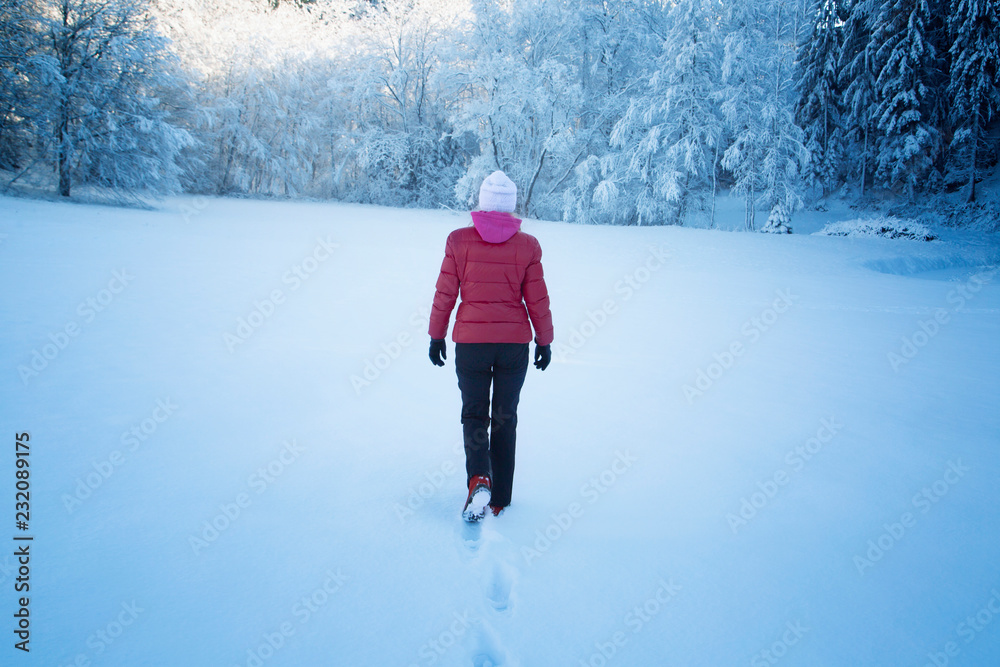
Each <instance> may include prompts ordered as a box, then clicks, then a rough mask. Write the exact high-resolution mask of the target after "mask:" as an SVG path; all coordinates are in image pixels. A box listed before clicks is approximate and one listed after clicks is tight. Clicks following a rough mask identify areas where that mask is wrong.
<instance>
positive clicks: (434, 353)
mask: <svg viewBox="0 0 1000 667" xmlns="http://www.w3.org/2000/svg"><path fill="white" fill-rule="evenodd" d="M447 358H448V351H447V350H446V349H445V345H444V338H431V363H432V364H434V365H435V366H444V361H442V359H447Z"/></svg>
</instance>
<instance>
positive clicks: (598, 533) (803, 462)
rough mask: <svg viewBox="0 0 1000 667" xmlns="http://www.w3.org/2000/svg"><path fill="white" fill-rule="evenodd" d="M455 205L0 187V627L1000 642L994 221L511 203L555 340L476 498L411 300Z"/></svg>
mask: <svg viewBox="0 0 1000 667" xmlns="http://www.w3.org/2000/svg"><path fill="white" fill-rule="evenodd" d="M726 215H730V213H726ZM731 215H734V216H736V215H739V216H740V219H741V216H742V213H741V212H739V211H738V210H737V209H735V208H734V209H733V211H732V213H731ZM847 215H849V214H847ZM842 219H845V214H843V213H842V212H832V213H830V214H827V218H826V219H825V220H821V219H819V218H818V217H817V216H816V214H813V215H812V217H811V218H806V219H805V220H806V224H805V225H804V226H803V229H801V230H800V229H799V228H798V227H796V232H800V231H813V230H814V229H818V227H819V226H820V225H821V224H822V223H824V222H832V221H836V220H842ZM465 224H466V217H465V216H464V215H459V214H457V213H449V212H432V211H409V210H393V209H382V208H376V207H365V206H347V205H334V204H309V203H297V204H288V203H275V202H257V201H245V200H217V199H208V200H204V199H175V200H170V201H168V202H166V203H165V204H164V205H163V206H162V208H160V209H159V210H156V211H138V210H127V209H116V208H105V207H99V206H82V205H73V204H56V203H50V202H40V201H29V200H20V199H10V198H0V293H2V295H3V296H2V300H0V318H2V322H3V326H2V329H0V362H2V363H0V370H2V374H0V405H2V409H0V422H2V427H3V432H4V434H5V440H6V444H5V445H4V451H3V453H2V461H3V464H2V466H0V472H2V480H0V498H3V499H4V502H5V503H6V504H5V505H4V506H3V508H2V510H3V513H4V516H5V517H7V521H6V523H5V525H6V526H7V528H6V529H5V530H4V531H2V532H0V538H2V539H4V540H5V541H8V545H14V544H15V543H14V542H13V541H10V540H11V538H13V537H14V536H15V535H16V534H21V533H20V531H17V530H16V529H15V527H14V509H15V508H14V482H15V479H14V457H15V442H14V440H15V434H16V433H21V432H28V433H30V438H31V439H30V447H31V449H30V451H31V455H30V456H31V458H30V470H31V478H30V479H31V490H32V495H31V522H30V530H29V531H28V532H29V533H30V534H31V535H33V536H34V538H35V540H34V542H33V543H32V544H31V553H32V558H31V575H30V576H31V579H30V585H31V591H30V604H29V609H30V627H31V644H30V648H31V653H30V655H27V656H24V655H21V654H20V652H19V651H17V650H15V649H14V648H13V643H14V641H16V636H15V635H14V634H13V633H12V630H13V629H14V620H15V619H13V614H14V613H15V612H16V611H17V609H18V607H19V605H18V599H17V597H18V595H19V594H16V593H15V592H14V584H15V578H16V577H17V576H18V575H17V570H16V567H17V564H16V558H15V557H14V556H13V552H14V547H13V546H8V547H5V548H4V549H3V550H2V553H3V554H5V555H4V556H0V591H2V593H0V609H2V615H3V617H4V618H6V619H7V621H6V622H5V624H4V627H2V628H0V629H2V630H3V632H4V636H5V637H7V639H6V640H5V641H6V645H5V646H3V648H2V649H0V653H2V655H3V656H4V657H3V658H2V660H0V661H2V662H3V664H15V662H16V664H37V665H47V666H55V665H57V666H67V665H81V666H85V665H90V664H93V665H186V666H198V665H206V666H226V667H235V666H237V665H239V666H244V667H254V666H256V667H261V666H263V665H267V666H268V667H270V666H272V665H288V666H313V665H315V666H321V665H322V666H326V665H392V666H396V665H400V666H403V667H407V666H409V665H418V666H430V665H449V666H450V665H480V666H481V665H494V666H498V665H504V666H516V665H521V666H524V667H528V666H533V665H539V666H544V667H549V666H562V665H565V666H568V667H576V666H578V665H586V666H591V667H601V666H602V665H635V666H646V665H705V666H709V667H718V666H723V665H750V666H751V667H756V666H759V665H775V664H781V665H807V666H821V665H835V666H840V665H914V666H924V665H936V666H940V665H946V664H947V665H995V664H998V663H1000V538H998V536H1000V509H998V501H1000V490H998V485H997V480H998V479H1000V457H998V456H997V449H998V445H1000V411H998V410H997V406H998V404H1000V378H998V370H1000V347H998V344H997V342H998V340H1000V288H998V284H1000V274H998V273H994V272H993V269H991V268H990V267H992V266H995V265H996V264H997V262H998V259H1000V247H998V244H997V243H996V242H995V240H994V241H989V240H983V237H966V236H962V235H958V234H950V235H945V237H944V238H943V239H942V240H941V241H937V242H933V243H918V242H909V241H886V240H859V239H846V238H833V237H822V236H812V235H808V234H805V235H803V234H798V233H797V234H795V235H793V236H786V237H773V236H766V235H755V234H741V233H728V232H721V231H708V230H697V229H684V228H606V227H581V226H572V225H567V224H560V223H542V222H535V221H526V222H525V224H524V230H525V231H528V232H529V233H532V234H534V235H536V236H537V237H538V239H539V240H540V242H541V244H542V247H543V249H544V252H545V255H544V258H543V263H544V267H545V271H546V277H547V280H548V285H549V289H550V293H551V299H552V309H553V320H554V324H555V329H556V343H555V345H554V360H553V363H552V365H551V366H550V368H549V369H548V370H547V371H545V372H544V373H542V372H538V371H537V370H535V369H534V368H530V369H529V375H528V379H527V382H526V383H525V387H524V390H523V393H522V399H521V409H520V414H519V416H520V420H519V421H520V424H519V428H518V433H519V438H518V459H517V473H516V476H515V484H514V499H513V504H512V505H511V507H510V509H509V511H508V512H507V513H505V514H504V515H503V516H501V517H500V518H497V519H494V518H492V517H487V519H486V520H485V521H484V523H483V524H482V526H481V528H480V529H473V530H469V529H467V528H466V527H465V526H464V525H463V523H462V521H461V519H460V510H461V506H462V502H463V500H464V497H465V490H464V488H463V485H464V470H463V457H462V454H461V450H460V437H461V426H460V424H459V410H460V399H459V393H458V388H457V386H456V379H455V374H454V366H453V359H454V357H453V354H452V353H453V350H454V348H453V345H452V343H451V342H450V341H449V343H448V350H449V355H448V361H447V365H446V366H445V368H435V367H433V366H432V365H431V364H430V362H429V360H428V358H427V335H426V330H427V320H426V318H427V313H428V308H429V306H430V303H431V298H432V296H433V289H434V281H435V279H436V276H437V272H438V268H439V266H440V261H441V257H442V254H443V249H444V240H445V237H446V235H447V233H448V232H449V231H450V230H452V229H454V228H456V227H459V226H462V225H465ZM794 224H796V223H795V221H793V225H794ZM810 225H812V227H811V228H810Z"/></svg>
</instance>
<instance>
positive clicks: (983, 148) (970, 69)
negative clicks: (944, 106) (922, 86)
mask: <svg viewBox="0 0 1000 667" xmlns="http://www.w3.org/2000/svg"><path fill="white" fill-rule="evenodd" d="M948 23H949V29H950V33H951V35H952V39H953V41H952V46H951V57H952V60H951V70H950V80H949V83H948V97H949V99H950V101H951V120H952V124H953V127H954V128H955V133H954V135H953V137H952V140H951V150H952V156H951V159H952V162H953V164H955V166H956V170H961V171H963V172H965V174H966V176H965V178H966V180H967V182H968V190H967V195H966V197H967V200H968V201H970V202H972V201H975V200H976V179H977V177H978V176H979V173H980V172H979V169H980V167H981V166H982V165H983V164H985V163H986V162H987V161H988V160H989V159H991V158H993V157H994V151H995V148H994V145H991V142H990V141H988V139H987V136H988V127H989V125H990V123H991V121H992V120H993V119H994V118H995V117H997V116H998V115H1000V1H998V0H952V4H951V12H950V13H949V21H948Z"/></svg>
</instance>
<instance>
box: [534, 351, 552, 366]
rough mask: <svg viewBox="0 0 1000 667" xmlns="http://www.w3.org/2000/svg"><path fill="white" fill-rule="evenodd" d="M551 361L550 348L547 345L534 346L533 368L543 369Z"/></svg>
mask: <svg viewBox="0 0 1000 667" xmlns="http://www.w3.org/2000/svg"><path fill="white" fill-rule="evenodd" d="M550 361H552V348H551V347H549V346H548V345H536V346H535V368H537V369H538V370H540V371H544V370H545V369H546V368H548V367H549V362H550Z"/></svg>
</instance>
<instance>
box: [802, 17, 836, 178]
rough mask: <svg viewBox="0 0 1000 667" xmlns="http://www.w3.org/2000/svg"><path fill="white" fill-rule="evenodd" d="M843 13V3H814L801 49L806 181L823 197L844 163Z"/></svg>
mask: <svg viewBox="0 0 1000 667" xmlns="http://www.w3.org/2000/svg"><path fill="white" fill-rule="evenodd" d="M843 14H844V12H843V10H842V7H841V3H840V0H815V2H814V3H813V5H812V11H811V12H810V18H811V19H812V30H811V31H810V34H809V36H808V38H807V39H806V41H804V42H803V43H802V45H801V47H800V49H799V59H798V91H799V102H798V108H797V109H796V122H797V123H798V124H799V126H800V127H802V128H803V130H804V132H805V137H806V138H805V145H806V148H807V149H808V150H809V154H810V156H811V161H810V168H809V171H808V173H807V174H806V177H807V180H809V181H811V182H812V183H815V184H818V185H819V186H820V188H821V189H822V193H823V196H826V195H827V194H829V193H830V190H831V189H832V188H833V186H834V185H835V183H836V181H837V180H838V178H839V172H840V165H841V161H842V160H843V145H842V138H843V132H842V127H841V116H842V112H841V95H840V92H841V91H840V86H839V78H840V68H839V66H838V58H839V57H840V54H841V44H842V38H843V29H842V26H843V19H844V16H843Z"/></svg>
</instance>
